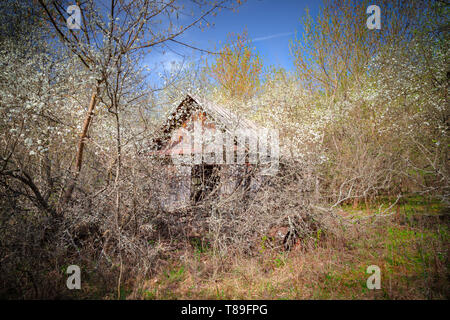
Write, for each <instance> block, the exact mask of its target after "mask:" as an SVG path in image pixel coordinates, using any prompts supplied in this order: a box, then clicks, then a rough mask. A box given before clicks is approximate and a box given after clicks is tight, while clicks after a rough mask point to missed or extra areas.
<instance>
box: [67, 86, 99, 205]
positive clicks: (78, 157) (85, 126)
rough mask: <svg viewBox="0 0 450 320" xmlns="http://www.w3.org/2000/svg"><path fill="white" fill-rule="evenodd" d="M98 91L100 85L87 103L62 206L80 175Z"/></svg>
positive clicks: (69, 197) (95, 88)
mask: <svg viewBox="0 0 450 320" xmlns="http://www.w3.org/2000/svg"><path fill="white" fill-rule="evenodd" d="M99 91H100V83H97V84H96V86H95V87H94V89H93V92H92V96H91V101H90V102H89V108H88V111H87V113H86V117H85V119H84V122H83V127H82V129H81V133H80V139H79V140H78V149H77V154H76V160H75V169H74V171H73V174H72V179H71V181H70V182H69V186H68V187H67V190H66V192H65V194H64V199H63V204H66V203H67V202H69V201H70V199H71V198H72V193H73V190H74V188H75V185H76V183H77V179H78V176H79V175H80V171H81V166H82V164H83V151H84V145H85V143H86V141H85V139H86V137H87V132H88V130H89V125H90V123H91V121H92V116H93V114H94V109H95V106H96V105H97V97H98V94H99Z"/></svg>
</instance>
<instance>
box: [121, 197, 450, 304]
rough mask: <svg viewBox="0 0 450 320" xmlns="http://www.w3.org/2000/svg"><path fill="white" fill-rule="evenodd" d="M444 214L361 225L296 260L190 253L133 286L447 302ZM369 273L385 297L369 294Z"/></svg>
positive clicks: (304, 247) (157, 294)
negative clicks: (377, 274) (375, 270)
mask: <svg viewBox="0 0 450 320" xmlns="http://www.w3.org/2000/svg"><path fill="white" fill-rule="evenodd" d="M441 210H442V209H440V208H439V206H438V205H437V206H434V207H433V206H425V207H423V206H419V205H409V204H404V205H403V206H400V207H399V209H397V213H396V214H393V215H392V216H389V217H385V218H379V219H377V220H373V219H364V217H366V215H365V212H364V211H363V210H359V211H358V210H351V209H349V208H346V209H345V211H346V212H345V215H346V216H355V215H358V216H360V217H361V218H363V219H360V218H357V219H354V221H356V223H355V224H354V225H352V226H347V227H344V226H343V225H340V227H339V228H340V230H336V231H335V233H334V234H331V235H330V234H328V235H327V236H320V235H317V237H316V239H315V240H312V239H311V240H310V241H308V243H302V244H300V245H298V246H296V247H295V248H294V250H292V251H291V252H283V251H281V250H279V249H267V248H264V246H261V249H260V250H259V252H258V253H257V254H255V255H254V256H252V257H248V256H243V255H239V254H236V255H228V256H226V257H221V256H219V255H215V254H214V253H213V252H212V251H211V250H208V249H205V250H203V249H201V248H200V249H199V247H195V246H191V247H190V248H189V249H186V250H185V251H183V252H179V253H178V256H177V257H173V259H172V260H171V262H170V263H169V264H168V265H166V266H164V267H163V268H161V270H160V272H158V273H156V274H155V275H154V276H153V277H152V278H150V279H146V280H145V281H143V282H142V283H141V285H140V286H135V287H134V288H135V290H134V292H133V293H132V294H131V295H130V296H129V298H138V299H447V298H448V297H449V293H450V292H449V285H448V275H449V271H448V253H449V246H448V244H449V241H448V240H449V234H448V220H445V219H447V218H444V217H446V215H445V214H442V211H441ZM369 265H378V266H379V267H380V268H381V277H382V280H381V287H382V288H381V289H380V290H368V289H367V287H366V280H367V278H368V277H369V274H367V273H366V269H367V267H368V266H369Z"/></svg>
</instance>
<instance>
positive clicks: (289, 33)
mask: <svg viewBox="0 0 450 320" xmlns="http://www.w3.org/2000/svg"><path fill="white" fill-rule="evenodd" d="M291 34H294V33H293V32H283V33H276V34H271V35H268V36H265V37H258V38H254V39H252V42H258V41H266V40H269V39H274V38H280V37H286V36H290V35H291Z"/></svg>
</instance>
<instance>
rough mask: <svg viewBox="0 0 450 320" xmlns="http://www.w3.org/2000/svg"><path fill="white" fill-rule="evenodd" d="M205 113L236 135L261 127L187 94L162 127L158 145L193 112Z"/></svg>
mask: <svg viewBox="0 0 450 320" xmlns="http://www.w3.org/2000/svg"><path fill="white" fill-rule="evenodd" d="M197 110H200V111H203V112H205V113H206V115H207V116H209V117H210V118H211V119H212V120H213V121H214V122H215V123H216V125H218V126H220V127H222V128H223V129H224V130H226V131H228V132H230V133H234V132H235V131H236V130H241V129H247V130H248V129H250V130H257V129H258V128H259V127H258V126H257V125H256V124H255V123H254V122H253V121H251V120H249V119H245V118H243V117H240V116H238V115H237V114H235V113H234V112H232V111H231V110H229V109H227V108H225V107H223V106H220V105H218V104H215V103H212V102H210V101H208V100H206V99H201V98H200V97H196V96H194V95H192V94H187V95H186V97H185V98H184V99H183V100H182V101H181V102H180V103H179V104H178V105H176V106H175V107H174V108H173V109H172V110H171V111H170V112H169V113H168V116H167V118H166V119H165V121H164V124H163V126H162V128H161V129H162V130H161V131H162V136H161V137H160V138H159V139H156V140H155V142H156V143H157V144H158V145H160V146H161V145H162V144H163V143H164V141H167V140H169V139H170V134H171V132H172V130H173V129H174V128H176V127H178V126H179V125H181V124H182V123H183V122H184V121H185V120H186V119H188V117H189V116H191V114H192V112H193V111H197Z"/></svg>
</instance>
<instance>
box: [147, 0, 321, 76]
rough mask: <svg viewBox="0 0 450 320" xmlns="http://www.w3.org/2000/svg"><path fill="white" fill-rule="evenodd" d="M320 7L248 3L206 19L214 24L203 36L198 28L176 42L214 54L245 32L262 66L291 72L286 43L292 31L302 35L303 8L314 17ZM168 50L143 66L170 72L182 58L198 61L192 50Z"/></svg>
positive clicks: (291, 0)
mask: <svg viewBox="0 0 450 320" xmlns="http://www.w3.org/2000/svg"><path fill="white" fill-rule="evenodd" d="M320 4H321V1H320V0H316V1H314V0H310V1H306V0H248V1H246V2H245V3H243V5H241V6H240V7H239V9H238V11H237V12H232V11H229V10H222V11H221V12H219V13H218V14H217V16H216V17H209V19H208V20H209V22H210V23H213V24H214V25H213V26H212V27H209V28H206V29H205V30H204V31H203V32H202V31H201V30H199V29H197V28H196V29H191V30H189V31H188V32H186V33H185V34H183V35H182V37H181V38H179V40H180V41H184V42H187V43H189V44H191V45H193V46H195V47H199V48H202V49H207V50H211V51H214V48H215V46H217V47H220V43H223V42H225V41H226V40H227V35H228V33H230V32H234V33H241V32H242V31H243V30H244V28H247V31H248V35H249V38H250V39H252V42H253V46H254V47H256V50H257V51H258V53H259V54H260V56H261V58H262V61H263V63H264V66H269V65H275V66H280V67H284V68H285V69H288V70H292V69H293V59H292V57H291V55H290V52H289V40H290V39H293V38H294V34H295V31H297V32H298V33H299V34H301V32H302V30H303V29H302V25H301V22H300V18H301V17H302V15H303V14H304V13H305V8H306V7H308V8H309V10H310V13H311V15H312V16H313V17H314V16H315V15H316V13H317V12H318V9H319V5H320ZM170 48H171V50H167V51H166V52H165V53H164V54H163V53H162V52H161V51H159V52H156V51H153V52H152V53H150V54H149V55H148V56H147V58H146V60H145V62H146V63H148V64H149V66H150V67H152V66H153V67H154V66H157V67H158V68H160V67H161V66H165V67H166V68H170V65H171V64H170V62H171V61H177V62H180V61H183V56H189V57H190V59H193V60H194V61H199V60H200V59H201V58H200V57H201V53H199V52H195V53H193V52H192V50H191V49H188V48H185V47H182V46H179V45H176V44H175V45H174V44H171V45H170ZM193 56H195V57H193ZM210 58H211V59H212V57H210Z"/></svg>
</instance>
